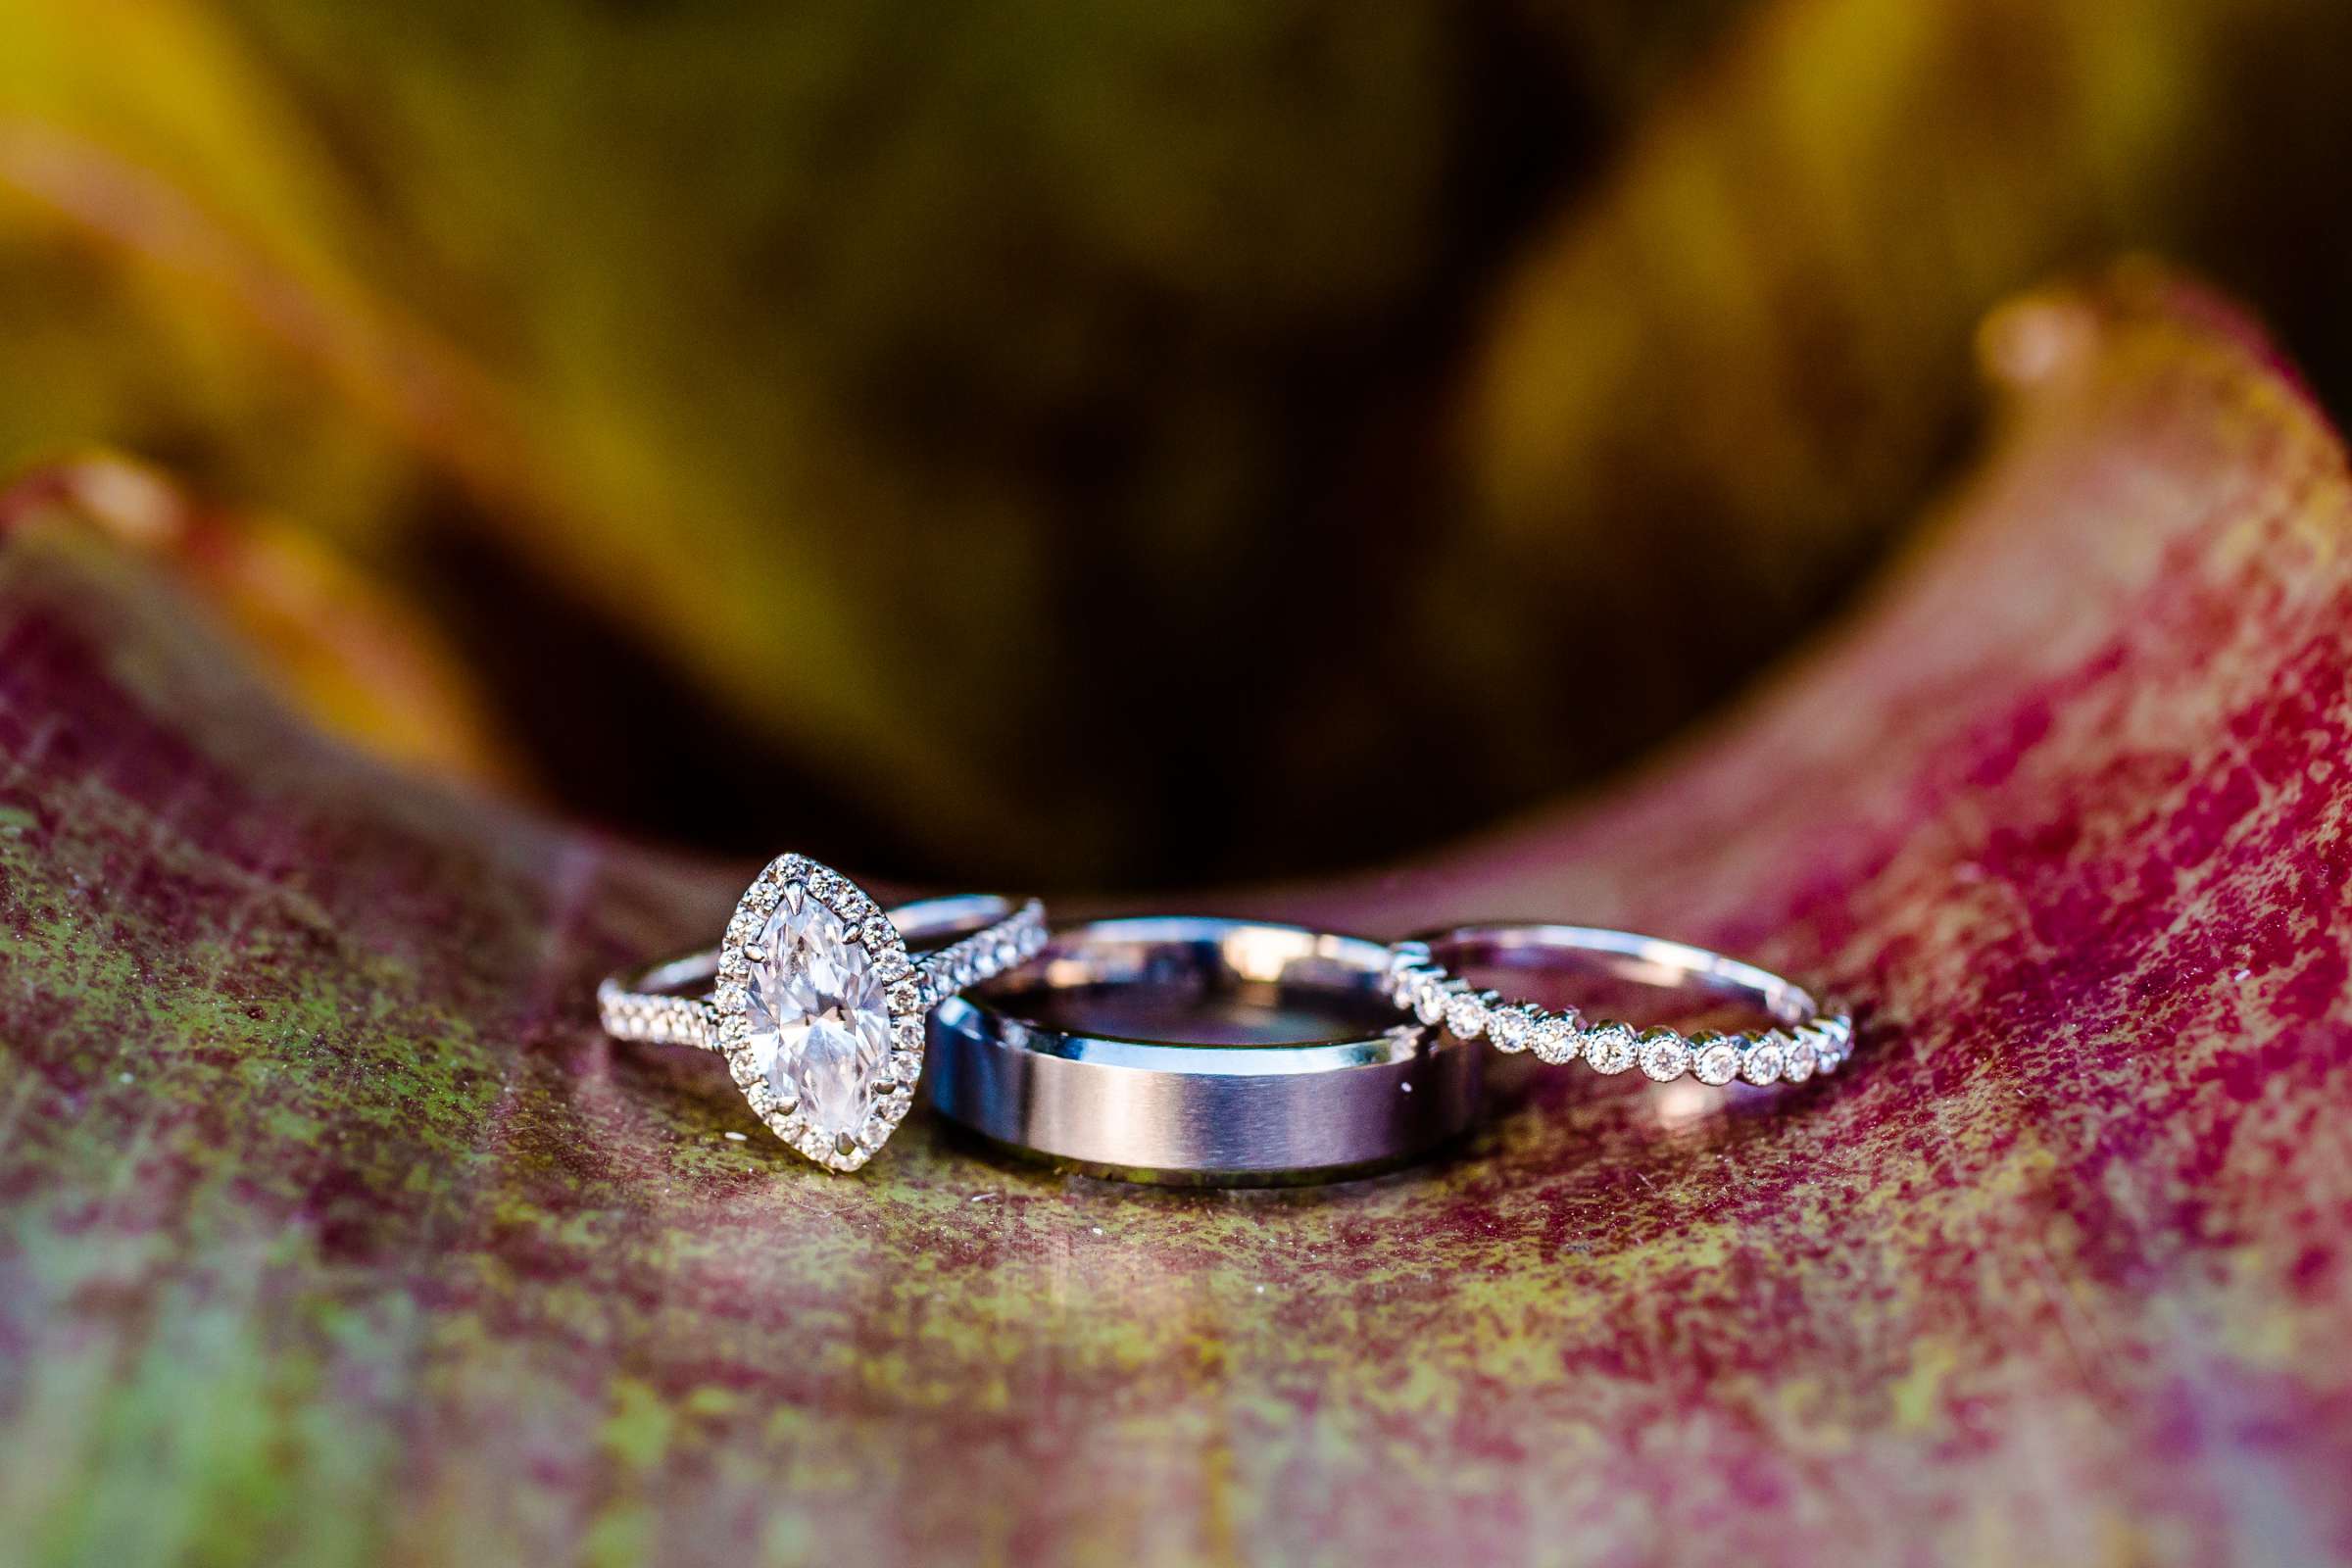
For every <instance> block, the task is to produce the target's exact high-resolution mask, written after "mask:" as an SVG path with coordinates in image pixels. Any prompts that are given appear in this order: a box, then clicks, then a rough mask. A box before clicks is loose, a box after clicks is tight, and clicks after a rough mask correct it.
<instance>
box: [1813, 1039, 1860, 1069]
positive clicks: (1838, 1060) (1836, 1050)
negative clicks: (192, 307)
mask: <svg viewBox="0 0 2352 1568" xmlns="http://www.w3.org/2000/svg"><path fill="white" fill-rule="evenodd" d="M1852 1051H1853V1047H1852V1046H1850V1045H1846V1044H1844V1043H1842V1042H1840V1041H1838V1039H1837V1038H1836V1037H1835V1036H1833V1037H1831V1038H1830V1039H1829V1040H1827V1041H1825V1042H1824V1043H1823V1044H1822V1047H1821V1050H1820V1053H1819V1054H1818V1056H1817V1057H1816V1059H1815V1061H1814V1063H1813V1070H1814V1071H1815V1072H1836V1071H1837V1070H1838V1068H1840V1067H1842V1066H1844V1065H1845V1058H1846V1056H1847V1055H1848V1054H1850V1053H1851V1052H1852Z"/></svg>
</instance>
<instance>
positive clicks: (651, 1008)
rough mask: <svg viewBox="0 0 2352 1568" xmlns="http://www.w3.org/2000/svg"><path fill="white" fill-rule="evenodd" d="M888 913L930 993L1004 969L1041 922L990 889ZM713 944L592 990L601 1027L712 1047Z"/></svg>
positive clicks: (623, 1035)
mask: <svg viewBox="0 0 2352 1568" xmlns="http://www.w3.org/2000/svg"><path fill="white" fill-rule="evenodd" d="M889 914H890V923H891V924H892V925H895V926H897V927H898V928H899V935H900V936H902V937H904V938H905V939H906V940H907V946H908V947H911V948H919V947H930V948H931V949H932V951H930V952H928V953H919V954H917V955H915V956H914V968H915V973H916V975H917V976H918V977H920V978H921V979H922V981H923V983H924V985H925V987H926V991H927V992H928V993H929V994H932V995H942V994H946V993H949V992H953V991H956V990H960V989H962V987H964V986H967V985H976V984H978V983H979V982H980V981H981V980H983V979H987V978H990V977H992V976H994V975H996V974H999V973H1001V972H1002V971H1003V970H1005V969H1006V968H1009V967H1010V966H1011V965H1012V963H1013V962H1014V961H1016V958H1017V956H1016V955H1015V954H1013V953H1012V951H1011V948H1012V944H1013V942H1014V939H1016V938H1018V937H1019V936H1020V935H1021V934H1022V933H1023V932H1024V931H1026V930H1028V929H1030V928H1031V927H1039V928H1042V927H1043V925H1044V923H1045V909H1044V907H1043V906H1041V905H1040V904H1038V902H1037V901H1036V900H1034V899H1032V900H1030V901H1029V902H1027V903H1025V904H1016V903H1015V902H1014V901H1013V900H1011V899H1007V898H1004V897H1001V896H999V895H997V894H994V893H956V894H949V895H946V896H943V897H940V898H933V899H917V900H915V901H914V902H913V903H911V904H902V905H900V906H899V907H897V908H894V909H892V910H890V911H889ZM943 943H944V944H945V945H941V944H943ZM718 954H719V950H718V949H716V948H710V949H706V950H704V951H702V952H699V953H690V954H687V955H686V956H683V957H677V958H666V959H663V960H662V961H661V962H659V963H651V964H647V965H645V966H644V967H642V968H639V969H631V970H626V971H623V972H622V973H620V974H616V975H613V976H612V977H611V978H610V979H608V980H606V981H605V982H604V983H603V984H602V985H600V986H598V987H597V992H596V1002H597V1010H598V1013H599V1014H600V1016H601V1017H602V1019H603V1022H604V1026H605V1031H606V1033H608V1034H611V1035H613V1036H614V1037H615V1038H617V1039H621V1040H643V1041H648V1042H651V1043H653V1044H656V1045H669V1046H695V1047H699V1048H700V1049H702V1050H705V1051H716V1050H717V1049H718V1027H717V1017H716V1014H715V1013H714V1012H713V1010H712V1008H711V997H710V987H711V982H712V981H713V980H715V979H716V978H717V975H718Z"/></svg>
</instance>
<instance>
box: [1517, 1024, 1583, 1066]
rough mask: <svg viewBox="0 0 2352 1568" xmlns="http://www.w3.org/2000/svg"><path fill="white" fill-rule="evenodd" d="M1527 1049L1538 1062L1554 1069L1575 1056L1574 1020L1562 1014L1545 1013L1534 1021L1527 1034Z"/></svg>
mask: <svg viewBox="0 0 2352 1568" xmlns="http://www.w3.org/2000/svg"><path fill="white" fill-rule="evenodd" d="M1527 1049H1528V1050H1530V1051H1532V1052H1534V1053H1535V1054H1536V1059H1537V1060H1538V1061H1547V1062H1549V1063H1551V1064H1552V1065H1553V1066H1554V1067H1557V1066H1559V1065H1560V1064H1561V1063H1562V1062H1564V1061H1568V1060H1571V1059H1572V1058H1574V1057H1575V1055H1576V1049H1577V1038H1576V1020H1575V1019H1574V1018H1571V1017H1568V1016H1566V1015H1565V1014H1563V1013H1557V1012H1547V1013H1545V1014H1544V1015H1543V1016H1542V1017H1541V1018H1538V1019H1537V1020H1536V1027H1535V1029H1534V1030H1533V1031H1532V1032H1531V1033H1530V1034H1529V1036H1528V1041H1527Z"/></svg>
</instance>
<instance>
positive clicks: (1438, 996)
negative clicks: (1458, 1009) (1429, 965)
mask: <svg viewBox="0 0 2352 1568" xmlns="http://www.w3.org/2000/svg"><path fill="white" fill-rule="evenodd" d="M1456 984H1457V983H1456V982H1453V981H1448V980H1447V979H1446V977H1445V976H1444V975H1442V974H1439V973H1436V972H1435V971H1432V972H1431V973H1429V974H1427V975H1424V976H1423V977H1422V980H1421V983H1420V984H1419V985H1418V986H1415V987H1414V988H1413V1016H1414V1017H1416V1018H1418V1019H1420V1020H1421V1021H1422V1022H1423V1023H1425V1024H1431V1025H1436V1024H1441V1023H1444V1022H1445V1021H1446V1002H1447V1000H1448V999H1449V998H1451V997H1452V995H1453V993H1454V990H1455V987H1456Z"/></svg>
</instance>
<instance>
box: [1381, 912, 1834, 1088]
mask: <svg viewBox="0 0 2352 1568" xmlns="http://www.w3.org/2000/svg"><path fill="white" fill-rule="evenodd" d="M1488 969H1519V970H1540V971H1543V972H1544V973H1547V974H1567V975H1581V976H1585V977H1588V978H1593V979H1599V980H1604V981H1608V982H1613V983H1615V984H1618V985H1624V986H1634V987H1640V988H1643V989H1656V990H1661V991H1666V992H1672V993H1679V994H1681V995H1682V996H1684V997H1687V998H1691V999H1694V1000H1701V1001H1704V1002H1705V1003H1708V1004H1711V1005H1716V1006H1725V1005H1729V1006H1733V1007H1738V1008H1740V1009H1742V1010H1745V1011H1749V1012H1753V1013H1757V1014H1760V1015H1762V1016H1763V1017H1764V1018H1765V1019H1767V1020H1769V1022H1768V1024H1767V1026H1766V1027H1763V1028H1752V1029H1740V1030H1731V1031H1723V1030H1715V1029H1693V1030H1691V1032H1690V1033H1689V1034H1684V1033H1681V1032H1679V1031H1677V1030H1674V1029H1669V1028H1665V1027H1662V1026H1660V1027H1651V1028H1637V1027H1636V1026H1634V1025H1632V1024H1629V1023H1624V1022H1621V1021H1619V1020H1617V1019H1614V1018H1600V1019H1587V1018H1586V1017H1585V1015H1584V1014H1583V1012H1582V1011H1581V1010H1579V1009H1577V1008H1575V1007H1560V1008H1550V1007H1544V1006H1541V1005H1537V1004H1535V1003H1532V1002H1524V1001H1518V1000H1514V999H1511V998H1507V997H1505V996H1503V995H1502V994H1501V993H1499V992H1496V991H1492V990H1482V989H1480V988H1479V987H1477V986H1474V985H1473V984H1471V982H1470V981H1469V980H1467V979H1465V978H1463V976H1462V973H1461V971H1464V970H1488ZM1389 997H1390V1000H1391V1001H1392V1002H1393V1003H1395V1004H1396V1005H1397V1007H1398V1008H1400V1009H1404V1010H1408V1011H1410V1012H1411V1013H1412V1014H1413V1015H1414V1016H1415V1017H1417V1018H1419V1019H1420V1020H1421V1021H1422V1022H1423V1023H1425V1024H1433V1025H1435V1024H1443V1025H1444V1026H1445V1028H1446V1032H1447V1033H1449V1034H1451V1035H1453V1036H1455V1037H1456V1038H1458V1039H1462V1040H1475V1039H1477V1038H1479V1037H1480V1036H1482V1035H1483V1036H1484V1037H1485V1038H1486V1039H1487V1040H1488V1041H1489V1042H1490V1043H1491V1044H1493V1045H1494V1047H1495V1049H1496V1050H1497V1051H1501V1052H1505V1053H1517V1052H1528V1053H1531V1054H1534V1055H1536V1056H1537V1057H1539V1058H1541V1059H1542V1060H1544V1061H1546V1062H1551V1063H1554V1064H1560V1063H1565V1062H1569V1061H1576V1060H1582V1061H1584V1062H1585V1063H1586V1064H1587V1065H1588V1066H1590V1067H1592V1068H1593V1070H1594V1071H1595V1072H1600V1073H1606V1074H1616V1073H1622V1072H1626V1071H1629V1070H1633V1069H1636V1068H1639V1069H1640V1070H1641V1072H1642V1075H1643V1076H1644V1077H1647V1078H1650V1079H1653V1080H1655V1081H1657V1082H1659V1083H1671V1082H1672V1081H1674V1080H1675V1079H1677V1078H1681V1077H1683V1076H1684V1075H1686V1074H1688V1075H1690V1076H1691V1077H1693V1078H1696V1079H1697V1080H1698V1081H1699V1082H1701V1083H1706V1084H1715V1085H1724V1084H1729V1083H1731V1082H1732V1081H1733V1080H1735V1079H1738V1080H1740V1081H1741V1082H1743V1083H1748V1084H1754V1085H1759V1086H1761V1085H1764V1084H1771V1083H1791V1084H1801V1083H1803V1082H1804V1081H1805V1080H1807V1079H1808V1078H1811V1077H1812V1076H1813V1075H1814V1074H1815V1073H1817V1072H1819V1073H1831V1072H1836V1071H1837V1070H1838V1068H1839V1067H1840V1066H1842V1065H1844V1063H1845V1062H1846V1060H1847V1058H1849V1057H1850V1056H1851V1055H1852V1054H1853V1050H1854V1021H1853V1015H1852V1013H1851V1011H1850V1010H1848V1009H1847V1008H1846V1007H1845V1006H1844V1005H1841V1004H1838V1003H1828V1004H1819V1003H1816V1002H1815V1001H1814V998H1813V995H1812V993H1810V992H1808V991H1806V990H1805V989H1804V988H1803V987H1802V986H1799V985H1797V984H1795V983H1794V982H1793V981H1789V980H1787V979H1784V978H1782V977H1781V976H1779V975H1777V974H1774V973H1772V972H1771V971H1770V970H1766V969H1759V968H1757V967H1756V966H1755V965H1754V964H1750V963H1742V962H1741V961H1740V960H1739V959H1737V958H1729V957H1726V956H1723V955H1722V954H1720V953H1712V952H1709V951H1708V950H1707V949H1705V948H1694V947H1691V945H1689V944H1688V943H1682V942H1669V941H1666V940H1664V939H1663V938H1659V937H1645V936H1637V935H1635V934H1634V933H1632V932H1628V931H1611V930H1606V929H1603V928H1600V927H1597V926H1576V925H1543V924H1526V925H1519V924H1495V925H1466V926H1456V927H1454V928H1452V929H1451V930H1446V931H1437V932H1431V933H1428V934H1426V935H1423V936H1418V937H1412V938H1409V939H1407V940H1405V941H1403V942H1398V943H1397V944H1395V945H1394V946H1392V947H1391V948H1390V949H1389Z"/></svg>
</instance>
